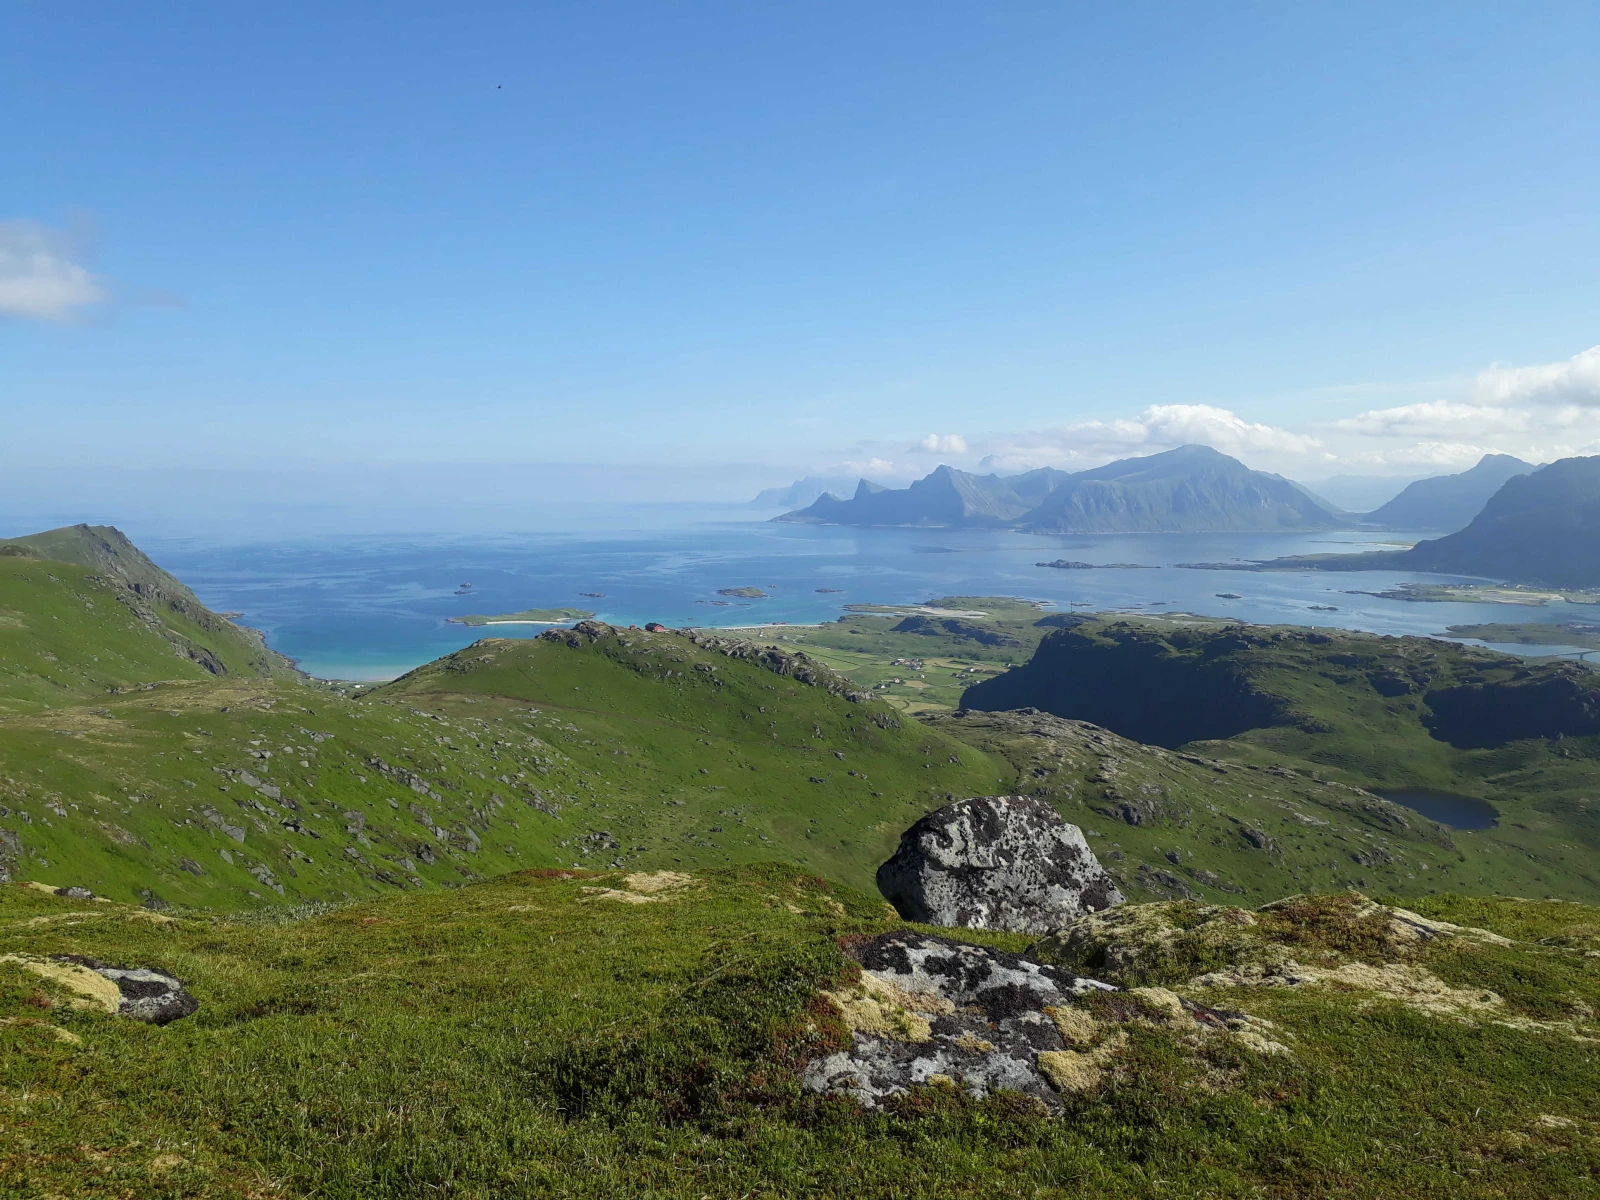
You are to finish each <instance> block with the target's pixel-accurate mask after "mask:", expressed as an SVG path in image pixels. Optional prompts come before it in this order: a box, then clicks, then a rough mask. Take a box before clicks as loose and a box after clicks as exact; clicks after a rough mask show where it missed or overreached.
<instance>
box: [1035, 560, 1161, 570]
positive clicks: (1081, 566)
mask: <svg viewBox="0 0 1600 1200" xmlns="http://www.w3.org/2000/svg"><path fill="white" fill-rule="evenodd" d="M1033 565H1034V566H1036V567H1052V568H1054V569H1055V570H1057V571H1153V570H1155V568H1154V567H1152V566H1149V565H1148V564H1147V563H1086V562H1074V561H1073V560H1072V559H1070V558H1058V559H1056V560H1055V561H1054V562H1040V563H1034V564H1033Z"/></svg>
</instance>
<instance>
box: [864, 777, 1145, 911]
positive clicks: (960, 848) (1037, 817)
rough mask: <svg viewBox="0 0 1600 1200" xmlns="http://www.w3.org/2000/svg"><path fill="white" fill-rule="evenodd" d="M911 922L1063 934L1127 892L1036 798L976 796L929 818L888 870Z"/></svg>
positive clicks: (908, 835) (885, 879)
mask: <svg viewBox="0 0 1600 1200" xmlns="http://www.w3.org/2000/svg"><path fill="white" fill-rule="evenodd" d="M878 890H879V891H880V892H882V893H883V896H884V898H885V899H886V900H888V901H889V903H890V904H892V905H894V907H895V909H896V911H898V912H899V914H900V915H901V916H902V917H904V918H905V919H906V920H908V921H922V922H925V923H927V924H930V925H951V926H960V927H963V928H966V929H1005V930H1010V931H1012V932H1015V933H1053V932H1055V931H1056V930H1057V929H1060V928H1062V927H1063V926H1065V925H1069V924H1071V923H1072V922H1073V921H1075V920H1077V919H1078V918H1079V917H1081V916H1083V915H1084V914H1085V913H1091V912H1099V911H1101V910H1103V909H1107V908H1110V907H1111V906H1112V905H1115V904H1121V903H1122V900H1123V896H1122V893H1121V892H1119V891H1118V890H1117V887H1116V884H1115V883H1114V882H1112V879H1111V876H1110V875H1109V874H1107V873H1106V869H1105V868H1104V867H1102V866H1101V865H1100V862H1099V860H1098V859H1096V858H1095V856H1094V852H1093V851H1092V850H1090V849H1089V844H1088V843H1087V842H1085V841H1084V840H1083V833H1082V831H1081V830H1079V829H1078V827H1077V826H1076V825H1068V824H1067V823H1066V822H1065V821H1063V820H1062V819H1061V818H1060V816H1058V815H1057V814H1056V811H1055V809H1053V808H1051V807H1050V805H1049V804H1048V803H1046V802H1045V801H1043V800H1039V799H1037V798H1035V797H1033V796H976V797H973V798H972V799H970V800H957V801H956V802H955V803H954V804H947V805H945V806H944V807H943V808H941V809H938V810H937V811H935V812H931V813H929V814H928V815H927V816H925V817H923V818H922V820H920V821H918V822H917V823H916V824H915V825H913V826H912V827H911V828H910V829H908V830H906V831H905V833H903V834H902V835H901V836H900V848H899V849H898V850H896V851H895V853H894V857H893V858H891V859H890V860H889V861H888V862H886V863H884V864H883V866H881V867H879V868H878Z"/></svg>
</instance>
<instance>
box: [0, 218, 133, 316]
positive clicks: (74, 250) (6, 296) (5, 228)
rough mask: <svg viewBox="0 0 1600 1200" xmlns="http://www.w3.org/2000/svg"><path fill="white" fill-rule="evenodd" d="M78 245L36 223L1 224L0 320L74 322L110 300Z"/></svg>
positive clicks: (59, 233) (53, 230)
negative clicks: (87, 311)
mask: <svg viewBox="0 0 1600 1200" xmlns="http://www.w3.org/2000/svg"><path fill="white" fill-rule="evenodd" d="M79 242H80V239H79V238H75V237H74V236H72V235H70V234H67V233H64V232H62V231H60V230H56V229H51V228H50V227H49V226H46V225H41V224H39V223H38V222H36V221H0V316H7V317H18V318H22V319H25V320H34V321H57V322H60V321H72V320H75V319H77V318H78V317H80V316H81V315H82V313H83V310H84V309H85V308H86V307H88V306H89V305H93V304H98V303H100V302H101V301H103V300H105V299H106V298H107V294H108V291H107V288H106V287H105V285H104V283H103V282H102V281H101V280H100V279H98V278H97V277H96V276H95V275H94V274H93V273H92V272H91V271H90V270H89V268H88V267H86V266H84V265H83V263H82V262H81V261H79V259H81V258H82V257H83V248H82V246H81V245H80V244H78V243H79Z"/></svg>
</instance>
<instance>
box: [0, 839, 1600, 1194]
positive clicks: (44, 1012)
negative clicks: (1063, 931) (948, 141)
mask: <svg viewBox="0 0 1600 1200" xmlns="http://www.w3.org/2000/svg"><path fill="white" fill-rule="evenodd" d="M1425 912H1427V913H1429V914H1431V915H1433V916H1435V917H1443V918H1445V919H1452V918H1453V919H1456V920H1470V921H1472V922H1473V923H1475V924H1478V925H1484V926H1488V927H1490V928H1491V929H1493V930H1494V931H1496V932H1497V933H1500V934H1503V935H1504V936H1505V938H1508V939H1515V940H1514V941H1500V940H1494V939H1493V938H1491V937H1489V936H1488V935H1480V934H1471V933H1469V934H1468V935H1466V936H1462V937H1455V936H1450V937H1442V938H1437V939H1425V940H1422V941H1418V942H1407V941H1405V939H1400V938H1397V933H1398V932H1404V931H1406V930H1410V929H1412V928H1413V925H1412V924H1410V923H1409V919H1408V922H1399V921H1396V920H1394V919H1393V918H1390V917H1388V916H1387V915H1386V914H1385V913H1384V912H1383V911H1382V910H1376V911H1373V910H1371V907H1370V906H1365V905H1361V904H1359V903H1355V902H1353V901H1351V900H1349V899H1348V898H1346V899H1340V898H1334V899H1333V900H1330V901H1311V900H1307V899H1306V898H1301V899H1300V900H1299V901H1297V902H1296V903H1294V904H1290V905H1287V906H1275V907H1274V908H1272V909H1270V910H1266V911H1262V912H1257V913H1253V914H1252V913H1249V912H1245V911H1243V910H1237V909H1234V910H1218V909H1213V908H1205V907H1203V906H1199V905H1190V906H1184V905H1179V906H1165V905H1157V906H1152V907H1151V908H1150V909H1148V910H1142V909H1131V910H1130V909H1124V910H1116V913H1115V915H1116V917H1117V919H1118V923H1117V924H1116V925H1114V926H1111V927H1109V928H1101V927H1096V928H1097V929H1099V932H1095V930H1090V931H1089V936H1086V937H1077V938H1072V939H1065V940H1057V941H1056V942H1054V943H1053V944H1052V945H1051V946H1050V947H1047V948H1043V949H1041V953H1044V952H1045V950H1046V949H1047V950H1048V951H1049V952H1050V953H1053V954H1055V955H1057V956H1068V957H1070V956H1072V955H1074V954H1076V955H1078V956H1079V957H1083V956H1089V957H1094V958H1095V959H1096V960H1097V961H1098V963H1099V965H1100V967H1101V968H1109V971H1108V972H1107V973H1112V974H1114V975H1115V977H1117V978H1119V979H1125V980H1127V981H1128V982H1130V983H1134V982H1138V981H1139V980H1140V979H1141V978H1145V977H1150V978H1159V979H1161V980H1165V981H1167V986H1170V987H1172V988H1174V989H1176V990H1177V991H1178V992H1179V993H1181V994H1184V995H1189V996H1193V997H1195V998H1197V999H1199V1000H1202V1001H1204V1002H1207V1003H1210V1004H1214V1005H1226V1006H1227V1007H1228V1008H1230V1009H1232V1010H1233V1011H1235V1012H1240V1011H1243V1012H1249V1013H1253V1014H1256V1015H1257V1016H1259V1017H1262V1018H1265V1019H1267V1020H1270V1021H1271V1022H1272V1023H1273V1024H1272V1026H1270V1027H1263V1028H1268V1030H1269V1032H1270V1034H1271V1038H1272V1039H1273V1043H1274V1045H1276V1046H1277V1047H1278V1049H1273V1048H1272V1047H1271V1046H1267V1045H1266V1044H1265V1043H1260V1042H1258V1043H1251V1044H1245V1043H1240V1042H1237V1041H1235V1040H1233V1039H1227V1038H1212V1039H1209V1040H1204V1039H1202V1040H1201V1041H1195V1040H1194V1038H1193V1036H1192V1035H1189V1034H1185V1033H1183V1032H1175V1031H1174V1030H1173V1028H1171V1027H1169V1026H1167V1025H1165V1024H1163V1023H1161V1022H1160V1021H1153V1020H1150V1019H1147V1018H1139V1017H1133V1018H1132V1019H1127V1020H1125V1021H1124V1023H1123V1025H1122V1027H1121V1030H1120V1031H1119V1032H1118V1033H1117V1034H1116V1035H1115V1036H1114V1037H1113V1038H1112V1039H1111V1040H1110V1041H1108V1042H1107V1043H1106V1049H1105V1051H1104V1061H1105V1070H1104V1073H1103V1077H1102V1078H1101V1080H1100V1082H1098V1083H1096V1084H1095V1085H1093V1086H1092V1087H1090V1088H1089V1089H1087V1090H1085V1091H1082V1092H1079V1093H1077V1094H1074V1095H1070V1096H1064V1097H1063V1100H1064V1102H1065V1103H1066V1104H1067V1106H1068V1112H1067V1115H1066V1116H1065V1117H1064V1118H1061V1119H1049V1118H1046V1117H1043V1116H1040V1115H1038V1113H1037V1111H1036V1110H1035V1109H1034V1108H1030V1107H1029V1106H1028V1105H1025V1104H1022V1103H1018V1102H1015V1101H1014V1100H1012V1099H1009V1098H1008V1097H1006V1096H1005V1095H1004V1094H998V1095H995V1096H992V1097H991V1098H990V1099H987V1100H984V1101H972V1100H969V1099H965V1098H964V1097H963V1096H962V1094H961V1093H960V1092H958V1091H957V1090H956V1089H955V1088H954V1087H950V1086H946V1085H940V1084H937V1083H935V1084H933V1085H930V1086H928V1087H926V1088H922V1089H920V1090H918V1091H917V1092H914V1093H913V1094H912V1095H910V1096H908V1097H906V1098H905V1099H904V1100H903V1101H901V1102H898V1103H896V1104H894V1105H892V1106H891V1107H890V1108H889V1109H888V1110H887V1111H884V1112H881V1113H871V1114H869V1113H863V1112H862V1111H860V1110H859V1109H857V1108H856V1107H855V1105H854V1104H853V1103H852V1102H850V1101H848V1100H823V1099H819V1098H817V1097H815V1096H811V1095H809V1094H807V1093H804V1092H802V1091H801V1090H800V1088H799V1087H798V1086H797V1082H796V1075H795V1070H796V1067H797V1066H798V1065H799V1064H800V1063H802V1062H803V1061H805V1060H806V1059H807V1058H809V1057H811V1056H814V1055H816V1054H818V1053H820V1052H822V1051H823V1050H825V1049H827V1048H828V1047H830V1046H832V1045H836V1044H838V1042H839V1040H840V1039H841V1038H842V1037H843V1036H845V1032H844V1029H843V1027H842V1025H841V1023H840V1019H839V1016H838V1010H837V1009H835V1008H834V1007H833V1004H832V1002H830V1001H828V1000H827V999H825V998H824V997H823V996H822V995H821V994H820V993H821V992H822V991H823V990H826V989H836V988H838V987H839V986H841V984H842V983H847V982H848V980H849V979H850V978H852V975H853V969H852V966H851V964H850V962H849V961H848V960H847V959H846V957H845V955H844V954H843V953H842V952H841V950H840V939H841V938H846V939H847V938H849V937H850V936H851V935H856V934H864V933H872V932H876V931H878V930H881V929H885V928H889V927H892V926H894V925H896V924H897V922H895V921H894V920H893V917H892V914H890V913H888V912H887V911H886V909H885V907H884V906H883V905H882V904H881V903H880V902H878V901H876V900H869V899H868V898H866V897H864V896H860V895H857V894H854V893H851V892H850V891H848V890H847V889H840V888H834V887H829V886H828V885H825V884H822V883H820V882H819V881H817V880H815V879H813V878H810V877H808V876H805V875H801V874H796V873H793V872H791V871H788V870H784V869H781V868H775V867H744V868H739V869H737V870H724V871H710V872H698V873H694V874H693V875H689V876H680V877H675V878H673V877H668V878H660V877H654V876H652V877H640V876H631V877H630V876H627V875H625V874H624V873H622V872H612V873H608V874H589V873H574V872H521V873H517V874H513V875H509V876H506V877H503V878H500V879H497V880H493V881H488V882H484V883H479V884H474V885H472V886H468V887H464V888H461V889H458V890H455V891H450V892H440V891H431V892H413V893H408V894H405V895H401V896H395V897H390V898H386V899H384V900H382V901H377V902H373V903H370V904H363V905H355V906H349V907H344V908H341V909H338V910H336V911H332V912H327V913H324V914H321V915H315V916H311V917H307V918H303V919H299V920H295V921H288V922H282V923H273V922H263V921H228V920H223V919H219V918H215V917H206V916H192V915H184V914H180V915H179V917H178V919H176V920H167V921H163V920H161V918H160V917H159V916H153V915H152V914H150V913H148V912H141V911H139V910H135V909H130V908H127V907H124V906H118V905H112V904H95V903H92V902H88V903H86V902H84V901H82V900H69V899H64V898H58V897H55V896H49V895H43V894H41V893H39V892H37V891H33V890H29V889H25V888H21V887H16V886H7V887H0V1042H3V1043H4V1045H5V1047H6V1049H7V1050H8V1051H9V1053H6V1054H4V1055H0V1097H3V1098H4V1103H5V1105H6V1111H7V1120H5V1121H3V1122H0V1193H3V1194H6V1195H16V1196H46V1195H55V1196H69V1195H70V1196H73V1197H86V1198H91V1197H92V1198H98V1197H107V1198H109V1197H118V1198H121V1197H126V1196H139V1197H142V1198H144V1197H148V1198H152V1200H168V1198H177V1197H251V1198H257V1197H263V1196H285V1197H294V1196H317V1197H326V1198H329V1200H356V1198H359V1200H382V1198H386V1197H393V1198H396V1200H398V1198H401V1197H404V1198H407V1200H409V1198H411V1197H416V1196H421V1195H433V1194H448V1195H455V1196H464V1197H490V1196H493V1197H613V1196H640V1197H643V1196H651V1197H682V1198H684V1200H700V1198H702V1197H705V1196H730V1197H731V1196H759V1197H788V1196H815V1197H821V1196H852V1197H860V1198H862V1200H875V1198H879V1197H882V1198H885V1200H887V1198H890V1197H896V1198H897V1197H904V1196H908V1195H926V1196H966V1197H1095V1198H1100V1197H1148V1196H1153V1195H1172V1196H1213V1197H1247V1196H1248V1197H1259V1196H1278V1197H1290V1196H1293V1197H1318V1196H1340V1197H1355V1198H1374V1200H1376V1198H1379V1197H1382V1198H1383V1200H1393V1198H1395V1197H1419V1198H1420V1197H1429V1198H1435V1197H1441V1196H1450V1197H1463V1198H1473V1200H1477V1198H1484V1200H1487V1198H1489V1197H1496V1198H1499V1197H1505V1196H1516V1197H1519V1198H1521V1197H1528V1198H1536V1197H1583V1196H1594V1195H1596V1194H1597V1190H1600V1188H1597V1185H1596V1183H1595V1178H1596V1172H1597V1170H1600V1136H1597V1134H1600V1126H1597V1125H1596V1121H1595V1116H1594V1110H1593V1097H1594V1095H1595V1094H1596V1092H1597V1090H1600V1066H1597V1060H1596V1056H1595V1054H1594V1053H1593V1052H1592V1051H1593V1045H1594V1033H1595V1027H1594V1022H1593V1011H1594V1008H1595V1006H1596V1005H1600V969H1597V966H1596V963H1597V962H1600V959H1596V958H1594V957H1587V956H1586V955H1588V954H1590V953H1591V952H1592V951H1593V950H1594V949H1596V948H1600V946H1597V943H1596V931H1597V919H1600V913H1597V912H1596V911H1595V910H1594V909H1590V908H1584V907H1582V906H1577V905H1554V904H1528V903H1523V902H1518V901H1504V900H1483V901H1464V900H1458V899H1455V898H1448V897H1447V898H1441V899H1440V900H1438V901H1436V902H1434V904H1433V906H1432V907H1429V908H1425ZM1163 931H1166V932H1163ZM1171 931H1178V932H1177V933H1172V932H1171ZM954 932H955V933H956V936H960V933H959V931H954ZM988 940H990V941H997V940H998V941H1005V940H1007V939H1006V938H1005V937H1004V935H990V937H989V938H988ZM1011 942H1012V943H1014V944H1015V948H1019V949H1020V948H1021V945H1020V940H1019V939H1015V938H1013V939H1011ZM1161 947H1166V949H1165V950H1162V949H1160V948H1161ZM62 953H66V954H80V955H87V956H91V957H94V958H97V959H100V960H103V961H110V962H116V963H132V964H138V965H144V966H152V967H157V968H160V969H163V970H167V971H170V972H173V973H175V974H176V975H177V976H178V977H179V978H181V979H182V980H183V981H184V982H185V983H186V984H187V985H188V987H189V988H190V990H191V991H192V992H193V994H194V995H195V996H196V997H197V998H198V1000H199V1003H200V1008H199V1011H198V1012H197V1013H196V1014H195V1015H194V1016H192V1017H189V1018H186V1019H184V1020H181V1021H178V1022H175V1023H173V1024H171V1025H167V1026H165V1027H154V1026H148V1025H141V1024H138V1023H135V1022H133V1021H129V1020H127V1019H125V1018H120V1017H115V1016H110V1015H107V1014H106V1013H104V1012H101V1011H97V1010H96V1009H95V1008H94V1007H93V1006H92V1005H90V1006H88V1007H74V1006H73V1002H74V1001H75V1000H77V999H79V997H78V995H77V994H76V993H75V992H73V991H71V990H69V989H68V988H67V987H65V986H62V985H60V984H58V983H56V982H52V981H51V980H49V979H45V978H41V976H40V974H39V973H38V972H37V971H36V970H34V969H32V968H31V967H30V966H29V965H28V964H29V962H34V963H38V962H48V961H49V960H48V956H49V955H52V954H62ZM1285 955H1290V956H1292V957H1293V958H1295V959H1298V960H1299V961H1301V962H1305V963H1314V964H1320V969H1321V970H1323V971H1325V972H1330V973H1334V974H1335V977H1336V978H1337V979H1338V980H1339V981H1340V982H1338V983H1337V984H1336V985H1326V986H1323V985H1317V984H1309V985H1306V986H1279V987H1252V986H1218V985H1217V984H1216V983H1215V982H1213V981H1212V979H1213V977H1212V976H1207V977H1205V978H1204V979H1201V978H1192V979H1191V978H1189V973H1190V972H1191V971H1194V972H1198V971H1202V970H1203V971H1208V972H1213V973H1217V972H1222V973H1223V974H1226V972H1227V971H1228V970H1230V969H1233V968H1237V969H1238V970H1240V971H1246V969H1247V968H1248V967H1249V965H1250V964H1252V963H1260V962H1268V963H1271V962H1281V961H1283V958H1284V956H1285ZM7 956H9V957H7ZM1385 963H1393V964H1395V965H1394V966H1385V965H1383V964H1385ZM1301 974H1302V975H1305V974H1306V972H1305V971H1303V970H1302V972H1301ZM1220 977H1221V976H1220V975H1219V976H1215V978H1220ZM1246 977H1247V975H1241V976H1240V978H1246ZM1394 980H1404V981H1407V983H1408V984H1411V985H1414V987H1415V988H1416V989H1422V990H1412V991H1404V990H1398V989H1395V988H1393V987H1389V986H1388V985H1389V984H1390V983H1392V981H1394ZM1386 988H1387V990H1385V989H1386ZM1142 995H1145V996H1147V997H1149V998H1151V999H1152V1000H1155V999H1159V998H1160V997H1161V996H1162V995H1164V993H1157V992H1152V993H1144V994H1142ZM1134 1011H1138V1010H1137V1009H1135V1010H1134ZM1250 1045H1261V1046H1262V1047H1263V1048H1262V1049H1260V1050H1255V1049H1251V1048H1250Z"/></svg>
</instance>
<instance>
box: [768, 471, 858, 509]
mask: <svg viewBox="0 0 1600 1200" xmlns="http://www.w3.org/2000/svg"><path fill="white" fill-rule="evenodd" d="M856 482H857V481H856V479H855V478H854V477H852V476H846V475H833V476H819V475H807V476H806V477H805V478H804V479H796V480H795V481H794V482H793V483H791V484H789V485H788V486H787V487H771V488H765V489H763V490H762V491H760V492H757V493H756V498H755V499H754V500H752V501H750V507H751V508H804V507H805V506H806V505H808V504H814V503H816V501H817V500H818V499H819V498H821V497H822V496H825V495H827V494H828V493H829V492H833V493H834V494H836V495H844V494H846V493H849V492H853V491H855V489H856Z"/></svg>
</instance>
